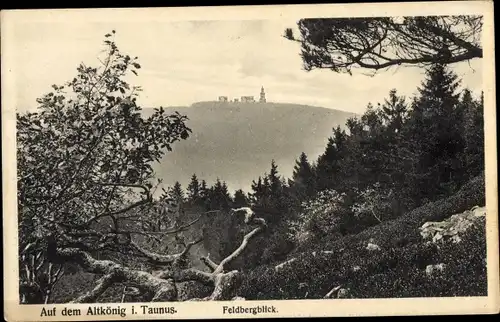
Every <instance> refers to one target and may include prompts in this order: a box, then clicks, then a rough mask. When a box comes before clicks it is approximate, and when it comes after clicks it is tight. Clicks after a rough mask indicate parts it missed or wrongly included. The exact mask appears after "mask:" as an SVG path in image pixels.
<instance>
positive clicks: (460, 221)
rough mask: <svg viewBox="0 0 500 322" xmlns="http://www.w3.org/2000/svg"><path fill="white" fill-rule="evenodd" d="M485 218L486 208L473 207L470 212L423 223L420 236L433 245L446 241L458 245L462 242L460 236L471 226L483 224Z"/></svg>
mask: <svg viewBox="0 0 500 322" xmlns="http://www.w3.org/2000/svg"><path fill="white" fill-rule="evenodd" d="M485 217H486V208H485V207H478V206H475V207H474V208H472V209H471V210H467V211H465V212H463V213H458V214H454V215H452V216H451V217H449V218H447V219H445V220H443V221H439V222H433V221H429V222H426V223H424V224H423V225H422V226H421V227H420V235H421V236H422V238H423V239H427V240H431V241H432V242H433V243H439V242H444V241H448V240H450V241H451V242H453V243H459V242H460V241H461V240H462V239H461V237H460V236H461V235H462V234H463V233H464V232H466V231H467V230H468V229H469V228H471V227H472V226H473V225H476V224H478V223H480V222H481V221H483V222H484V219H485Z"/></svg>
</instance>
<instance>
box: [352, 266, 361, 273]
mask: <svg viewBox="0 0 500 322" xmlns="http://www.w3.org/2000/svg"><path fill="white" fill-rule="evenodd" d="M360 270H361V267H359V266H357V265H356V266H354V267H353V268H352V271H353V272H358V271H360Z"/></svg>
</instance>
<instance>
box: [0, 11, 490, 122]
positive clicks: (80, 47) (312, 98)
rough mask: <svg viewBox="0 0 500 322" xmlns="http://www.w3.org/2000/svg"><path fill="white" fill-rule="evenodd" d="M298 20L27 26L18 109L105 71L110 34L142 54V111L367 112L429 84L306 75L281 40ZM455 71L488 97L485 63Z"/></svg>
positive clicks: (405, 74)
mask: <svg viewBox="0 0 500 322" xmlns="http://www.w3.org/2000/svg"><path fill="white" fill-rule="evenodd" d="M295 26H296V20H294V19H267V20H212V21H203V20H194V21H161V20H151V21H138V22H132V21H119V20H118V21H117V20H114V21H112V22H104V20H103V21H92V22H90V23H89V22H86V21H82V20H78V19H75V20H64V21H61V20H57V21H53V22H39V21H33V22H30V21H29V20H25V21H23V22H22V23H17V24H16V23H15V24H12V25H11V26H10V32H12V34H11V35H13V37H14V38H13V39H15V41H13V42H9V43H7V45H6V46H9V48H7V50H9V52H10V53H12V55H13V56H12V57H13V59H12V60H11V61H12V64H11V65H10V69H9V70H10V71H12V72H13V75H15V82H16V84H15V88H16V95H15V96H16V106H17V108H18V109H19V110H31V109H34V108H35V107H36V98H37V97H40V96H41V95H43V94H44V93H46V92H48V91H50V90H51V87H50V86H51V85H52V84H62V83H63V82H65V81H67V80H70V79H72V78H73V76H74V75H75V74H76V67H77V66H78V64H79V63H80V62H84V63H85V64H86V65H92V66H97V65H98V60H97V57H98V56H99V55H100V52H101V51H102V49H103V48H104V47H103V45H102V41H103V40H104V35H105V34H106V33H108V32H110V31H111V30H116V36H115V41H116V43H117V46H118V47H119V48H120V50H121V51H122V52H123V53H126V54H129V55H130V56H133V57H134V56H138V57H139V63H140V64H141V65H142V68H141V70H140V71H139V76H133V75H131V77H129V78H128V80H129V81H130V83H131V84H132V85H140V86H142V88H143V92H142V93H141V96H140V98H139V103H140V104H141V106H143V107H158V106H187V105H190V104H192V103H194V102H197V101H210V100H216V99H217V97H218V96H220V95H224V96H229V97H230V98H233V97H240V96H242V95H254V96H255V97H256V98H257V97H258V96H259V92H260V88H261V86H264V87H265V89H266V94H267V99H268V101H273V102H284V103H297V104H307V105H314V106H322V107H326V108H334V109H340V110H345V111H350V112H355V113H362V112H363V111H364V110H365V108H366V106H367V104H368V103H369V102H371V103H373V104H376V103H377V102H383V100H384V98H386V97H387V96H388V93H389V91H390V90H391V89H393V88H396V89H397V90H398V92H399V93H400V94H402V95H405V96H407V97H410V96H412V95H414V93H415V92H416V88H417V86H419V84H420V83H421V81H422V79H423V77H424V70H423V69H421V68H417V67H400V68H399V69H397V70H396V69H393V70H388V71H384V72H379V73H378V74H377V75H376V76H373V77H370V76H366V75H363V74H356V75H353V76H350V75H347V74H338V73H335V72H332V71H330V70H313V71H310V72H306V71H305V70H304V69H303V67H302V61H301V58H300V56H299V53H300V48H299V45H298V44H297V43H295V42H291V41H289V40H286V39H285V38H283V37H282V35H283V31H284V29H285V28H287V27H295ZM452 68H453V70H454V71H455V72H456V73H457V74H458V75H459V76H460V77H462V78H463V81H462V82H463V84H464V85H465V86H467V87H469V88H471V89H472V90H473V91H474V92H475V93H479V92H480V91H481V84H482V73H481V60H475V61H471V62H465V63H460V64H455V65H453V66H452Z"/></svg>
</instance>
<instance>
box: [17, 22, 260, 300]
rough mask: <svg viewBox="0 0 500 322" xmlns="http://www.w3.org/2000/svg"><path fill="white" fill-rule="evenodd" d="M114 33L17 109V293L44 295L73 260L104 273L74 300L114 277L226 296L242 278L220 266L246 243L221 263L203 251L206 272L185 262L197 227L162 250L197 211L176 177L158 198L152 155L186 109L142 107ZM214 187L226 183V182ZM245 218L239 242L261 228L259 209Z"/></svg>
mask: <svg viewBox="0 0 500 322" xmlns="http://www.w3.org/2000/svg"><path fill="white" fill-rule="evenodd" d="M114 36H115V32H114V31H113V32H112V33H109V34H106V35H105V40H104V46H105V50H104V55H103V56H104V57H99V62H100V65H99V66H98V67H89V66H86V65H85V64H83V63H82V64H80V66H79V67H78V68H77V75H76V76H75V77H74V78H73V79H72V80H70V81H69V82H67V83H65V84H63V85H61V86H59V85H53V91H52V92H50V93H48V94H46V95H44V96H43V97H42V98H40V99H39V100H38V104H39V106H38V111H37V112H35V113H25V114H18V115H17V147H18V150H17V162H18V163H17V164H18V183H17V187H18V214H19V243H20V246H19V252H20V253H19V260H20V263H19V264H20V265H19V267H20V297H21V298H20V300H21V302H22V303H48V302H50V301H51V298H50V297H51V291H52V289H53V287H54V285H55V284H56V283H57V281H58V279H60V277H61V276H62V274H63V273H64V270H65V269H68V267H71V266H74V265H79V266H80V268H81V269H83V270H84V271H86V272H88V273H92V274H96V275H97V276H100V277H101V278H100V279H99V280H97V282H96V283H97V284H96V286H95V288H94V289H92V290H90V291H89V292H87V293H85V294H82V295H81V296H80V297H78V298H76V299H74V301H76V302H93V301H96V299H97V298H98V297H99V296H101V295H102V294H103V292H105V291H106V290H107V289H108V288H109V287H111V286H112V285H114V284H116V283H125V284H126V285H129V286H134V287H136V288H138V290H139V291H140V293H141V294H145V295H147V296H146V300H152V301H162V300H163V301H165V300H176V299H177V289H176V285H175V283H177V282H180V281H186V280H194V281H198V282H201V283H205V284H207V283H208V284H211V285H212V286H213V287H214V292H213V294H212V295H211V297H209V298H207V299H219V298H220V299H226V297H228V296H230V294H229V293H227V292H230V291H231V290H230V289H228V288H226V286H227V285H231V284H233V283H236V281H237V280H238V274H237V273H235V272H226V271H225V269H226V265H227V264H228V263H229V262H231V261H232V260H233V259H234V257H237V256H238V254H239V253H241V252H242V251H243V249H244V248H245V245H241V246H240V248H238V249H237V252H235V253H233V254H232V256H233V257H230V258H226V259H224V261H223V262H221V263H220V264H215V263H214V262H213V261H208V260H207V261H206V262H207V267H210V268H211V273H206V272H202V271H197V270H192V269H191V270H190V269H189V267H188V266H189V263H186V260H187V254H188V252H189V250H190V249H191V248H192V247H193V246H194V245H196V244H198V243H199V242H200V241H201V238H202V236H201V237H200V236H198V237H197V238H195V239H193V240H191V241H179V242H180V243H181V245H182V248H181V250H180V251H179V252H177V253H171V252H170V253H167V254H165V252H168V247H165V243H164V241H165V239H164V237H165V236H168V235H176V236H177V233H178V232H181V231H184V230H186V229H188V228H189V227H191V226H192V225H193V224H195V223H196V222H198V221H199V220H200V218H201V217H202V215H203V213H202V214H200V215H199V216H198V218H196V219H195V220H192V221H191V222H185V218H182V216H179V209H180V208H179V206H180V205H181V204H182V203H183V201H184V192H183V190H182V187H181V186H180V184H179V183H177V184H176V185H175V186H174V187H173V189H172V190H171V192H172V193H173V198H171V197H172V196H169V193H168V192H167V193H166V194H164V195H163V196H161V197H160V199H159V200H154V198H153V192H154V188H155V187H154V186H155V185H156V184H157V183H159V182H155V181H154V173H153V169H152V163H153V162H157V161H159V160H160V159H161V157H162V156H163V155H164V154H165V152H166V151H170V150H172V145H173V144H174V143H175V142H178V141H181V140H183V139H186V138H187V137H188V136H189V133H190V131H191V130H190V129H189V128H188V127H186V124H185V121H186V120H187V118H186V117H185V116H182V115H180V114H178V113H175V114H173V115H167V114H166V113H165V110H164V109H163V108H161V107H160V108H156V109H155V110H154V113H153V114H152V115H151V116H150V117H147V118H144V117H143V116H142V114H141V108H140V107H139V106H138V105H137V96H138V93H139V92H140V88H138V87H132V86H130V85H129V84H128V83H127V82H126V81H125V78H126V76H127V75H128V74H129V73H132V74H135V75H137V74H138V70H139V69H140V68H141V66H140V64H139V63H138V61H137V57H136V58H132V57H131V56H129V55H126V54H124V53H122V52H121V51H120V50H119V49H118V47H117V46H116V44H115V41H114ZM217 187H218V188H219V185H218V186H217ZM220 189H221V190H222V191H225V192H227V187H226V186H225V183H224V184H220ZM246 223H247V224H248V225H254V226H257V228H255V229H254V230H253V231H252V234H251V235H247V236H246V237H245V239H244V243H247V242H248V240H249V239H250V238H252V237H253V236H255V235H256V234H257V233H259V232H260V231H261V230H263V229H264V228H265V222H264V221H262V220H261V219H259V218H257V217H255V218H254V217H252V218H250V219H249V220H248V221H246ZM102 256H104V258H105V259H100V257H102ZM132 258H134V260H131V259H132ZM136 258H143V259H144V262H145V263H148V264H149V267H151V265H153V266H154V265H159V266H160V267H162V269H163V270H162V272H163V273H162V274H164V275H166V277H165V278H159V277H158V276H153V275H152V274H149V273H147V272H146V271H144V269H145V268H144V266H143V265H142V264H141V263H139V262H138V261H137V260H136Z"/></svg>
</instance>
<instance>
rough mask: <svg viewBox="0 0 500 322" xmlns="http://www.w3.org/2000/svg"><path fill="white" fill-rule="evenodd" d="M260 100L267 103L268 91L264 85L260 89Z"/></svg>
mask: <svg viewBox="0 0 500 322" xmlns="http://www.w3.org/2000/svg"><path fill="white" fill-rule="evenodd" d="M259 102H260V103H265V102H266V92H265V91H264V86H262V88H261V90H260V99H259Z"/></svg>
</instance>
